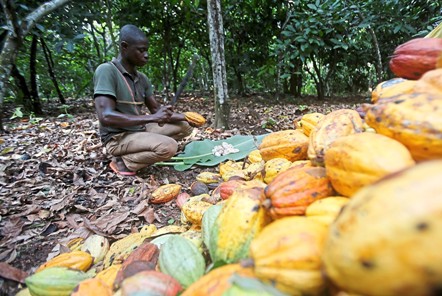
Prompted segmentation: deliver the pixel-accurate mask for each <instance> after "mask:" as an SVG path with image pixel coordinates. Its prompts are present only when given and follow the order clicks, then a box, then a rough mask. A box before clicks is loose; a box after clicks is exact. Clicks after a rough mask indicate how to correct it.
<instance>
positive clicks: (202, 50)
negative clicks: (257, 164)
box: [0, 0, 442, 125]
mask: <svg viewBox="0 0 442 296" xmlns="http://www.w3.org/2000/svg"><path fill="white" fill-rule="evenodd" d="M38 5H39V3H38V2H36V1H21V2H20V3H17V14H18V16H19V17H21V18H22V17H24V16H25V15H27V14H28V13H29V12H32V11H33V10H34V9H36V8H37V7H38ZM441 10H442V3H441V2H440V1H434V0H415V1H401V0H367V1H356V0H343V1H334V0H313V1H312V0H293V1H280V0H229V1H226V0H224V1H222V11H223V21H224V30H225V56H226V63H227V65H226V66H227V77H228V86H229V92H230V93H232V92H239V93H246V92H252V91H265V92H275V91H283V89H282V87H281V85H286V86H287V85H290V83H291V82H292V80H293V79H294V78H298V79H299V81H300V83H301V87H302V94H314V93H319V92H323V93H324V94H325V95H338V94H354V93H361V92H367V91H368V90H369V88H370V87H372V86H373V85H374V84H375V83H376V82H377V79H378V77H377V76H376V75H377V73H376V69H375V65H377V56H376V47H375V42H374V39H373V35H372V32H374V34H375V36H376V38H377V42H378V48H379V51H380V56H381V66H382V70H383V77H381V79H383V80H386V79H388V78H391V76H392V73H390V72H389V69H388V60H389V56H390V55H391V53H392V52H393V50H394V48H395V47H396V46H398V45H399V44H401V43H403V42H405V41H407V40H409V39H411V38H415V37H420V36H425V35H426V34H427V33H428V32H429V31H431V30H432V29H433V28H434V27H435V26H436V25H437V24H438V23H439V22H440V21H442V16H441V14H440V12H441ZM127 23H133V24H135V25H137V26H139V27H141V28H143V29H144V30H145V31H146V32H147V34H148V37H149V40H150V48H149V63H148V65H147V66H146V67H144V68H143V69H141V70H142V71H143V72H145V73H146V74H147V76H148V77H149V78H150V79H151V80H152V82H153V84H154V87H155V90H156V92H157V93H159V94H164V92H165V91H169V92H170V91H173V90H174V88H176V87H177V86H178V85H179V83H180V82H181V79H182V78H183V77H184V75H185V73H186V71H187V67H188V65H189V62H190V61H191V59H192V56H193V55H194V54H198V55H200V56H201V57H202V59H201V60H200V61H199V63H198V65H197V67H196V68H195V71H194V75H193V79H192V80H191V81H189V83H188V86H187V89H188V90H192V89H193V90H204V91H209V90H210V87H211V84H212V81H211V75H212V69H211V53H210V46H209V38H208V28H207V0H205V1H204V0H203V1H191V0H171V1H159V0H154V1H142V0H134V1H121V0H118V1H90V0H88V1H80V2H76V3H75V4H73V3H69V4H67V5H66V6H65V7H64V8H63V9H59V10H56V11H54V12H53V13H51V15H50V16H48V17H47V18H44V19H43V20H42V21H41V22H40V23H38V24H37V25H36V28H35V29H34V30H33V31H32V34H34V35H35V36H37V37H38V38H39V41H41V40H44V41H45V43H46V44H47V47H48V49H49V52H50V54H51V58H52V67H53V70H54V74H55V79H56V80H57V82H58V85H59V87H60V89H61V92H62V93H63V95H64V96H65V97H66V98H73V99H75V98H77V97H82V96H91V94H92V77H93V73H94V70H95V68H96V67H97V66H98V65H99V64H100V63H102V62H105V61H108V60H110V59H111V58H112V57H114V56H116V54H117V52H116V44H115V43H114V41H116V42H118V40H117V39H118V30H119V28H120V27H121V26H122V25H124V24H127ZM110 24H111V25H112V26H110ZM111 27H112V30H111ZM6 28H7V24H6V23H5V17H4V15H3V14H0V34H2V33H3V32H5V29H6ZM31 39H32V35H29V36H27V37H26V38H25V39H24V40H23V46H22V49H21V51H20V52H19V56H18V59H17V63H16V66H17V68H18V69H19V71H20V73H22V75H23V76H24V77H25V79H26V80H27V83H28V85H30V83H29V81H28V80H29V79H30V66H29V64H30V47H31ZM36 66H37V69H36V71H37V77H38V79H37V84H38V85H37V86H38V91H39V95H40V97H41V99H42V101H43V102H44V103H46V104H55V103H56V102H57V100H56V99H53V98H56V97H57V95H58V94H57V92H56V91H55V88H54V84H53V80H52V78H51V76H50V75H49V72H48V64H47V62H46V59H45V56H44V53H43V49H42V43H41V42H40V43H39V44H38V48H37V63H36ZM8 82H9V83H8V84H7V85H6V87H7V88H8V89H9V93H8V94H7V96H6V97H7V99H8V101H11V100H13V101H15V103H16V104H22V105H24V106H26V105H29V104H25V102H23V94H21V89H20V88H19V87H17V86H16V85H15V84H14V81H13V79H9V80H8ZM286 88H287V89H288V87H286ZM68 101H69V100H68ZM63 114H65V115H63V116H68V114H69V113H68V112H66V111H65V112H64V113H63ZM68 117H69V116H68ZM268 123H269V124H271V120H269V121H268ZM266 125H267V123H266Z"/></svg>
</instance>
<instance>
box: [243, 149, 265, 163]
mask: <svg viewBox="0 0 442 296" xmlns="http://www.w3.org/2000/svg"><path fill="white" fill-rule="evenodd" d="M247 160H248V161H249V162H250V163H254V162H260V161H261V160H262V156H261V153H260V152H259V149H255V150H253V151H251V152H250V153H249V155H248V156H247Z"/></svg>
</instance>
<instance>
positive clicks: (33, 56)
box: [29, 34, 43, 115]
mask: <svg viewBox="0 0 442 296" xmlns="http://www.w3.org/2000/svg"><path fill="white" fill-rule="evenodd" d="M37 44H38V38H37V36H36V35H34V34H33V35H32V42H31V53H30V59H29V72H30V83H31V101H32V109H31V111H32V112H34V113H35V114H39V115H41V114H42V113H43V110H42V109H41V102H40V96H39V95H38V86H37V66H36V63H37Z"/></svg>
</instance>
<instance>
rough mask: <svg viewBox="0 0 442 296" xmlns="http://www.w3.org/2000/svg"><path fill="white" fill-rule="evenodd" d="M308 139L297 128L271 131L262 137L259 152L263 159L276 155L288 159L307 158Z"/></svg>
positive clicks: (266, 159) (275, 156)
mask: <svg viewBox="0 0 442 296" xmlns="http://www.w3.org/2000/svg"><path fill="white" fill-rule="evenodd" d="M308 141H309V140H308V137H307V136H306V135H305V134H304V133H303V132H301V131H299V130H283V131H278V132H273V133H271V134H269V135H267V136H265V137H264V138H263V139H262V142H261V144H260V145H259V152H260V153H261V156H262V159H264V160H265V161H269V160H270V159H272V158H277V157H280V158H286V159H288V160H290V161H295V160H302V159H307V148H308Z"/></svg>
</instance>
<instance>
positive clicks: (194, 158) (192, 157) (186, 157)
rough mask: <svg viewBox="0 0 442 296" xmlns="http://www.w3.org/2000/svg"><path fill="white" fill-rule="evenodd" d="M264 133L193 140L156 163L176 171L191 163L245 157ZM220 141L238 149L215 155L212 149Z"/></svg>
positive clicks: (202, 163)
mask: <svg viewBox="0 0 442 296" xmlns="http://www.w3.org/2000/svg"><path fill="white" fill-rule="evenodd" d="M267 135H268V134H264V135H258V136H253V135H247V136H246V135H236V136H233V137H230V138H227V139H224V140H218V141H212V140H203V141H194V142H190V143H189V144H187V145H186V147H185V148H184V151H183V153H181V154H178V155H177V156H175V157H172V158H171V159H170V161H168V162H158V163H156V165H171V166H173V167H174V168H175V169H176V170H177V171H185V170H187V169H189V168H191V167H192V166H193V165H199V166H215V165H217V164H219V163H221V162H223V161H226V160H240V159H243V158H245V157H246V156H247V155H248V154H249V153H250V152H251V151H253V150H255V149H258V146H259V144H260V143H261V141H262V139H263V138H264V137H265V136H267ZM222 143H228V144H230V145H232V146H233V147H234V148H236V149H238V150H239V151H238V152H236V153H231V154H227V155H223V156H215V155H213V153H212V149H213V148H214V147H215V146H219V145H221V144H222Z"/></svg>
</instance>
